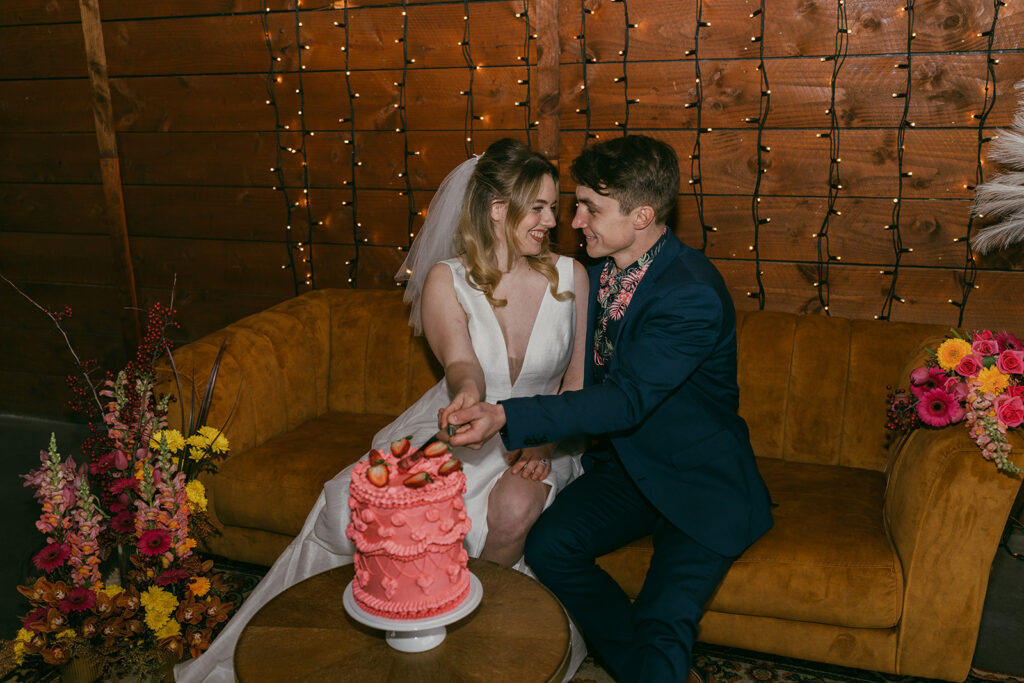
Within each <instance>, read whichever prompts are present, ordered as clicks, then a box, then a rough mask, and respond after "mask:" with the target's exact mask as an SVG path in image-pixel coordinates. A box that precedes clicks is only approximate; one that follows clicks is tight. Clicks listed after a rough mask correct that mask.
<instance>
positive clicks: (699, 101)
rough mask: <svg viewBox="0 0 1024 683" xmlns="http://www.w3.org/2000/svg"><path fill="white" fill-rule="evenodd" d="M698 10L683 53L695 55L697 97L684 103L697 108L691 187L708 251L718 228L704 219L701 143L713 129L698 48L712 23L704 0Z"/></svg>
mask: <svg viewBox="0 0 1024 683" xmlns="http://www.w3.org/2000/svg"><path fill="white" fill-rule="evenodd" d="M694 5H695V6H696V11H697V21H696V25H697V26H696V28H695V29H694V32H693V49H691V50H686V51H685V52H684V53H683V57H689V56H692V57H693V70H694V75H695V85H694V94H695V99H694V100H693V101H692V102H687V103H686V104H684V105H683V108H684V109H696V110H697V121H696V126H695V127H696V134H695V135H694V141H693V152H692V153H691V154H690V181H689V183H690V189H691V190H692V192H693V197H694V200H695V201H696V204H697V220H699V221H700V234H701V246H700V250H701V251H702V252H706V251H707V248H708V232H715V231H716V228H714V227H712V226H710V225H708V224H707V222H706V221H705V220H704V184H703V183H702V182H701V170H700V143H701V137H702V135H703V134H704V133H710V132H711V129H710V128H708V129H706V130H705V129H704V128H703V123H702V120H701V119H702V116H703V113H704V86H703V84H702V83H701V80H700V53H699V52H698V49H699V47H700V30H701V29H702V28H707V27H709V26H710V25H711V24H709V23H708V22H706V21H704V20H703V18H702V15H703V11H704V0H696V2H695V3H694Z"/></svg>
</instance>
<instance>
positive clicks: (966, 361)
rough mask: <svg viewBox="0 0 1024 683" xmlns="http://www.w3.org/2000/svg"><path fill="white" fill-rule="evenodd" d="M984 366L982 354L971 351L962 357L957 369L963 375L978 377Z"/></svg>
mask: <svg viewBox="0 0 1024 683" xmlns="http://www.w3.org/2000/svg"><path fill="white" fill-rule="evenodd" d="M983 367H984V365H982V362H981V356H979V355H978V354H976V353H969V354H967V355H966V356H964V357H963V358H961V359H960V363H959V364H958V365H957V366H956V371H957V374H959V375H960V376H961V377H977V376H978V373H979V372H981V369H982V368H983Z"/></svg>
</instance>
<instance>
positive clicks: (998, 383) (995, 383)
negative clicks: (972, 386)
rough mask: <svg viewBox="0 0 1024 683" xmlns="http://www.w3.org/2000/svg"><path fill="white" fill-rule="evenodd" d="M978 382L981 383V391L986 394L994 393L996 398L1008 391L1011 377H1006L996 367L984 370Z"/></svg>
mask: <svg viewBox="0 0 1024 683" xmlns="http://www.w3.org/2000/svg"><path fill="white" fill-rule="evenodd" d="M978 381H979V382H980V383H981V387H980V388H981V390H982V391H984V392H986V393H993V394H995V395H996V396H998V395H999V394H1001V393H1003V392H1004V391H1006V387H1008V386H1010V376H1009V375H1004V374H1003V373H1001V372H1000V371H999V368H997V367H996V366H994V365H993V366H991V367H987V368H983V369H982V370H981V372H979V373H978Z"/></svg>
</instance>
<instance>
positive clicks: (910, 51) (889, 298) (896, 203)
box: [875, 0, 917, 320]
mask: <svg viewBox="0 0 1024 683" xmlns="http://www.w3.org/2000/svg"><path fill="white" fill-rule="evenodd" d="M915 2H916V0H906V3H907V4H906V5H905V6H904V7H903V8H902V10H901V11H902V12H904V13H905V14H906V15H907V61H906V63H905V64H902V63H901V64H897V65H896V68H898V69H903V70H905V71H906V74H907V78H906V83H905V85H904V90H903V92H894V93H893V94H892V96H893V97H894V98H902V99H903V113H902V114H901V115H900V123H899V127H898V128H897V130H896V172H897V177H896V182H897V185H896V188H897V189H896V196H895V197H894V198H893V200H892V202H893V207H892V219H891V220H890V222H889V224H888V225H886V226H885V229H886V230H888V231H889V233H890V235H891V236H892V249H893V254H894V261H893V265H892V269H891V270H882V271H880V272H881V274H882V275H889V276H890V280H889V288H888V290H887V291H886V294H885V300H884V301H883V302H882V311H881V313H879V314H878V315H876V316H875V318H876V319H877V320H891V319H892V307H893V303H894V302H896V301H898V302H900V303H901V304H902V303H906V299H904V298H903V297H901V296H900V295H899V294H898V293H897V292H896V283H897V281H898V279H899V271H900V261H901V260H902V259H903V254H906V253H908V252H910V251H913V250H912V249H910V248H907V247H904V246H903V235H902V234H901V232H900V218H901V212H902V209H903V181H904V180H905V179H906V178H909V177H911V176H912V175H913V172H912V171H904V170H903V154H904V152H905V151H906V135H907V129H908V128H913V127H914V123H913V122H912V121H910V120H909V119H908V118H907V116H908V115H909V113H910V95H911V84H912V82H913V81H912V80H911V73H912V71H913V69H912V66H913V57H914V46H913V42H914V38H916V37H917V34H916V33H915V32H914V3H915Z"/></svg>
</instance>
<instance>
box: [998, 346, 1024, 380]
mask: <svg viewBox="0 0 1024 683" xmlns="http://www.w3.org/2000/svg"><path fill="white" fill-rule="evenodd" d="M996 368H998V369H999V372H1005V373H1006V374H1007V375H1019V374H1021V373H1024V351H1011V350H1009V349H1008V350H1006V351H1003V352H1002V353H1000V354H999V358H997V359H996Z"/></svg>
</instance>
